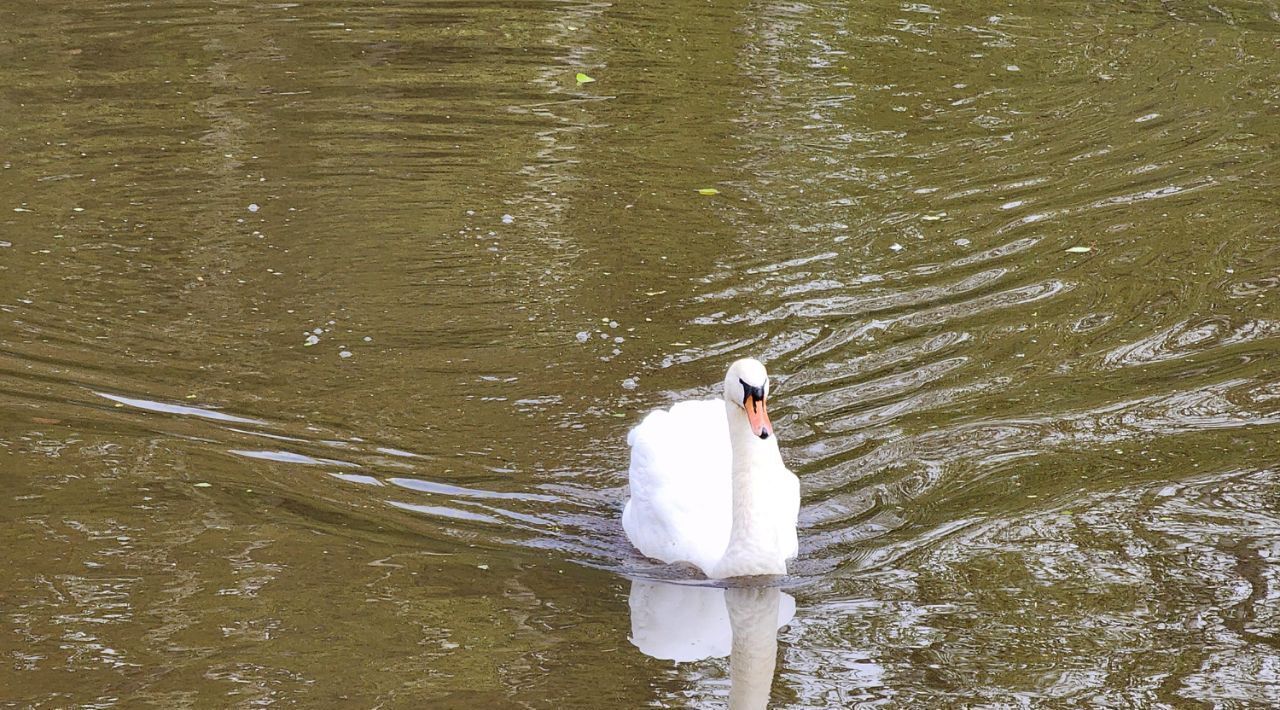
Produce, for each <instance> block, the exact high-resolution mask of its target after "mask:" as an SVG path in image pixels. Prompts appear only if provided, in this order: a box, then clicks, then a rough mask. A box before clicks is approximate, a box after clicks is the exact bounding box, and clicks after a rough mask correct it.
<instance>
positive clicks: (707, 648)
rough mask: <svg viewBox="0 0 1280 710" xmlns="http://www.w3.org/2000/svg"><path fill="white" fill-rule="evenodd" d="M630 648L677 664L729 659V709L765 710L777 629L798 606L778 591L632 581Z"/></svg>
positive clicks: (776, 656) (771, 675) (770, 685)
mask: <svg viewBox="0 0 1280 710" xmlns="http://www.w3.org/2000/svg"><path fill="white" fill-rule="evenodd" d="M630 604H631V643H633V644H635V646H636V648H639V649H640V652H641V653H644V654H645V655H646V656H652V657H653V658H658V659H662V660H668V661H676V662H679V663H683V662H689V661H700V660H703V659H706V658H722V657H724V656H729V683H730V688H729V707H730V708H732V709H733V710H745V709H746V708H765V707H768V705H769V691H770V688H771V687H772V686H773V672H774V667H775V665H776V663H777V658H778V629H780V628H782V627H783V626H786V625H787V624H788V623H790V621H791V619H792V618H794V617H795V615H796V600H795V599H794V598H793V597H792V596H791V595H790V594H787V593H786V592H783V591H782V590H780V589H778V588H776V587H731V588H729V589H721V588H719V587H696V586H691V585H684V584H670V583H664V582H655V581H652V580H632V581H631V597H630Z"/></svg>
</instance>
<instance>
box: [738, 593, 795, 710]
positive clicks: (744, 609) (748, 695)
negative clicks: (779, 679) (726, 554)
mask: <svg viewBox="0 0 1280 710" xmlns="http://www.w3.org/2000/svg"><path fill="white" fill-rule="evenodd" d="M781 599H782V592H781V591H779V590H778V589H777V588H776V587H736V588H731V589H726V590H725V593H724V601H725V605H726V606H727V607H728V608H729V624H730V625H731V626H732V627H733V646H732V649H731V650H730V652H729V682H730V688H729V708H730V710H748V709H753V708H767V707H768V706H769V691H770V689H771V688H772V686H773V671H774V667H775V666H776V665H777V662H778V603H779V601H780V600H781Z"/></svg>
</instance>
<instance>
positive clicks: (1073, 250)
mask: <svg viewBox="0 0 1280 710" xmlns="http://www.w3.org/2000/svg"><path fill="white" fill-rule="evenodd" d="M1091 251H1093V247H1071V248H1070V249H1068V250H1067V253H1068V254H1088V253H1089V252H1091Z"/></svg>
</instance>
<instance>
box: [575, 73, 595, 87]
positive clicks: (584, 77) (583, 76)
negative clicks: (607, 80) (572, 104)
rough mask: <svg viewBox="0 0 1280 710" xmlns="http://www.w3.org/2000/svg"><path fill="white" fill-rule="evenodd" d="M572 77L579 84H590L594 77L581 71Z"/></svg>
mask: <svg viewBox="0 0 1280 710" xmlns="http://www.w3.org/2000/svg"><path fill="white" fill-rule="evenodd" d="M574 78H575V79H577V80H578V83H579V84H590V83H591V82H593V81H595V79H592V78H591V77H589V76H587V75H586V74H583V73H582V72H578V75H577V76H576V77H574Z"/></svg>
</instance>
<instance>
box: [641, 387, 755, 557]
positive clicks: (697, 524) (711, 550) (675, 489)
mask: <svg viewBox="0 0 1280 710" xmlns="http://www.w3.org/2000/svg"><path fill="white" fill-rule="evenodd" d="M627 442H628V443H629V444H631V470H630V475H629V478H630V482H631V499H630V500H628V501H627V506H626V508H625V509H624V510H623V513H622V527H623V529H624V530H625V531H626V533H627V538H628V539H630V540H631V544H633V545H635V546H636V549H638V550H640V552H642V553H644V554H645V555H646V556H648V557H652V558H654V559H657V560H661V561H663V562H667V563H675V562H688V563H690V564H693V565H696V566H697V567H699V568H700V569H702V570H703V572H704V573H705V572H707V570H708V569H709V568H710V567H711V565H713V564H714V563H715V562H716V561H718V560H719V559H720V557H721V556H723V554H724V550H725V547H726V546H727V545H728V544H729V527H730V524H731V504H732V484H731V474H730V468H731V467H732V465H733V464H732V458H733V454H732V451H731V449H730V445H729V425H728V421H727V420H726V418H725V410H724V402H723V401H721V400H698V401H689V402H679V403H677V404H676V405H675V406H673V407H672V408H671V409H669V410H658V411H655V412H652V413H650V414H649V415H648V416H646V417H645V418H644V420H643V421H642V422H640V424H639V425H638V426H636V427H635V428H634V429H632V430H631V433H630V434H628V435H627Z"/></svg>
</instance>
